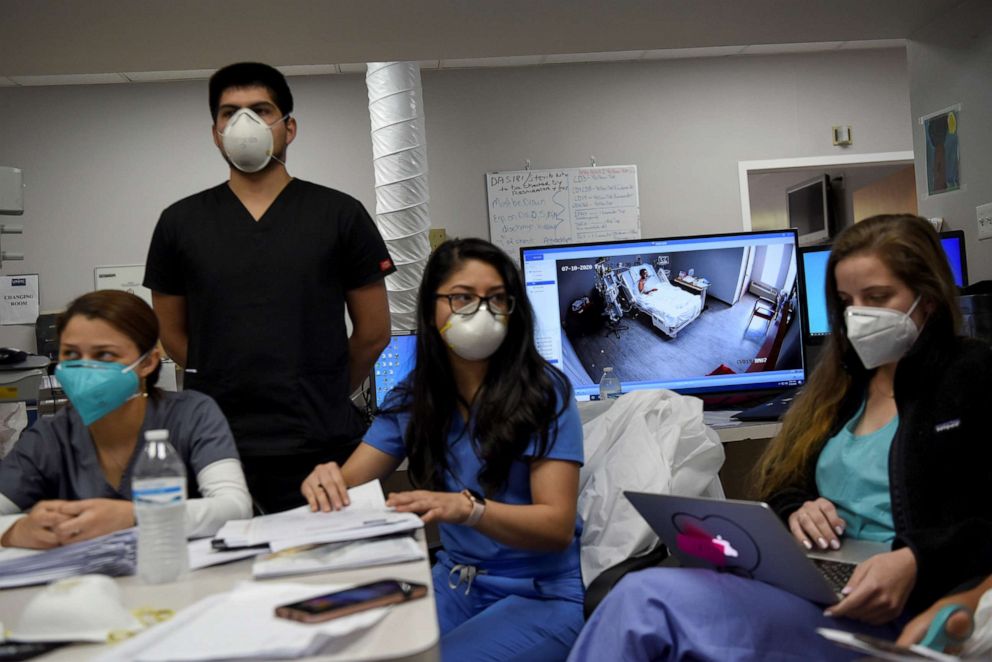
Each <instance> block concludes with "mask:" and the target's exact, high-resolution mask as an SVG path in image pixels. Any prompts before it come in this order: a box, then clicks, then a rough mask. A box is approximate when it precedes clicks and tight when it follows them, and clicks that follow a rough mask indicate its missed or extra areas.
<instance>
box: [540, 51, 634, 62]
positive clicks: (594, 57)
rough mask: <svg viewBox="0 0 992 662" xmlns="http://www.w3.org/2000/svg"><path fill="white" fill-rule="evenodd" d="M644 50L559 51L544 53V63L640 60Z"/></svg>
mask: <svg viewBox="0 0 992 662" xmlns="http://www.w3.org/2000/svg"><path fill="white" fill-rule="evenodd" d="M643 55H644V51H608V52H606V53H559V54H557V55H546V56H545V57H544V64H564V63H567V62H621V61H628V60H640V59H641V56H643Z"/></svg>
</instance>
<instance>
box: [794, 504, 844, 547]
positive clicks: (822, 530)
mask: <svg viewBox="0 0 992 662" xmlns="http://www.w3.org/2000/svg"><path fill="white" fill-rule="evenodd" d="M846 526H847V523H846V522H844V520H842V519H841V518H840V516H838V515H837V509H836V508H834V504H832V503H831V502H829V501H827V500H826V499H824V498H823V497H820V498H819V499H817V500H816V501H807V502H806V503H804V504H803V505H802V506H801V507H800V508H799V510H797V511H796V512H794V513H792V514H791V515H789V529H790V530H791V531H792V535H793V536H795V537H796V540H798V541H799V542H801V543H802V544H803V545H805V546H806V549H813V542H812V541H813V540H815V541H816V545H817V546H818V547H819V548H820V549H826V548H827V547H830V548H831V549H840V537H841V536H842V535H844V528H845V527H846Z"/></svg>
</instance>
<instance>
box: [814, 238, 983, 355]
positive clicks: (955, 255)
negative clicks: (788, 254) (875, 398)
mask: <svg viewBox="0 0 992 662" xmlns="http://www.w3.org/2000/svg"><path fill="white" fill-rule="evenodd" d="M940 244H941V246H943V248H944V253H945V254H946V255H947V262H948V264H949V265H950V267H951V275H952V276H953V277H954V284H955V285H957V286H958V287H965V286H967V285H968V264H967V261H966V259H965V249H964V232H963V231H961V230H950V231H947V232H941V233H940ZM799 259H800V261H801V263H802V271H803V280H802V285H803V287H802V288H801V289H802V293H803V303H804V306H803V309H804V310H805V311H806V317H805V319H804V320H803V336H804V338H805V340H806V342H807V343H812V344H816V343H818V342H822V341H823V339H824V338H826V337H827V336H829V335H830V320H829V318H828V317H827V260H828V259H830V246H829V245H823V246H809V247H804V248H800V249H799Z"/></svg>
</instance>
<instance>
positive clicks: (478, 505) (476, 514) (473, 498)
mask: <svg viewBox="0 0 992 662" xmlns="http://www.w3.org/2000/svg"><path fill="white" fill-rule="evenodd" d="M462 494H464V495H465V498H467V499H468V500H469V501H470V502H471V504H472V512H471V513H469V515H468V517H467V518H466V519H465V521H464V522H462V525H463V526H475V525H476V524H478V523H479V520H480V519H482V514H483V513H485V512H486V497H484V496H482V495H481V494H479V493H478V492H476V491H475V490H470V489H467V488H466V489H464V490H462Z"/></svg>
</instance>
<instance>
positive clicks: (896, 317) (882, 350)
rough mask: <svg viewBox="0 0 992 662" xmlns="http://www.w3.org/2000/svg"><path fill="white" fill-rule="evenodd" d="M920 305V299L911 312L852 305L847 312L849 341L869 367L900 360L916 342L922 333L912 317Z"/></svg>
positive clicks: (845, 312)
mask: <svg viewBox="0 0 992 662" xmlns="http://www.w3.org/2000/svg"><path fill="white" fill-rule="evenodd" d="M919 303H920V297H916V301H914V302H913V305H912V306H910V308H909V311H908V312H905V313H904V312H902V311H901V310H893V309H891V308H873V307H871V306H848V307H847V308H846V309H845V310H844V324H845V326H846V328H847V339H848V340H850V341H851V345H852V346H853V347H854V351H855V352H857V354H858V358H860V359H861V363H863V364H864V366H865V368H867V369H868V370H871V369H873V368H877V367H878V366H880V365H885V364H887V363H894V362H895V361H898V360H899V359H901V358H902V357H903V356H905V355H906V352H908V351H909V348H910V347H912V346H913V343H914V342H916V338H917V336H919V335H920V330H919V329H918V328H917V327H916V322H914V321H913V319H912V318H911V317H910V315H912V314H913V311H914V310H916V306H917V304H919Z"/></svg>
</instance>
